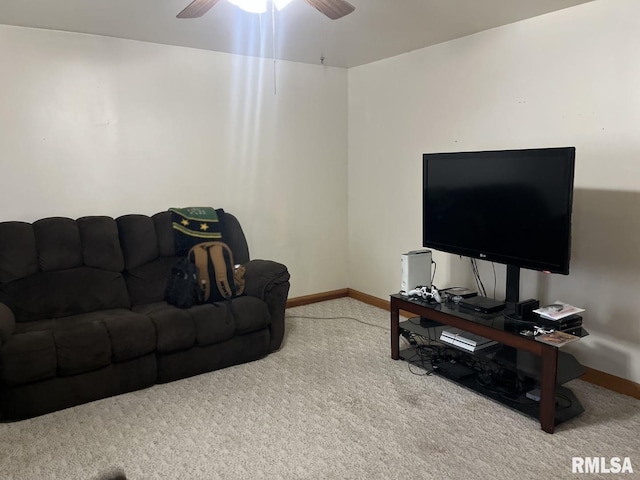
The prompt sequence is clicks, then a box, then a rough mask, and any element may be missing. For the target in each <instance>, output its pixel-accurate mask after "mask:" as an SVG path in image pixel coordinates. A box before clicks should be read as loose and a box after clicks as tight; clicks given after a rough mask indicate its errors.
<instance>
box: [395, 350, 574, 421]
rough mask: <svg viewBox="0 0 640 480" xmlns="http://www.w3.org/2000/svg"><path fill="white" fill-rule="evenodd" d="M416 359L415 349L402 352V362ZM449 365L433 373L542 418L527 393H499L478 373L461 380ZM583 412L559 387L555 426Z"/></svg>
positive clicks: (444, 365)
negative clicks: (482, 381) (483, 381)
mask: <svg viewBox="0 0 640 480" xmlns="http://www.w3.org/2000/svg"><path fill="white" fill-rule="evenodd" d="M415 357H416V353H415V347H411V348H408V349H405V350H401V351H400V358H401V359H402V360H405V361H411V360H412V359H415ZM447 365H448V364H447V363H446V362H444V363H440V364H438V368H437V369H434V370H433V372H434V373H435V374H436V375H438V376H440V377H443V378H446V379H448V380H451V381H452V382H455V383H457V384H458V385H460V386H462V387H464V388H466V389H468V390H471V391H473V392H475V393H477V394H480V395H482V396H484V397H486V398H489V399H491V400H493V401H495V402H498V403H500V404H502V405H504V406H506V407H508V408H510V409H512V410H515V411H517V412H519V413H522V414H524V415H527V416H529V417H532V418H535V419H537V418H538V417H539V416H540V408H539V403H538V402H537V401H535V400H531V399H529V398H527V397H526V393H521V394H519V395H517V396H512V395H509V394H506V393H502V392H499V391H498V389H496V388H492V387H491V386H487V385H484V384H483V383H481V381H480V380H479V374H478V373H475V374H472V375H469V376H464V377H462V378H459V375H458V372H457V371H454V370H453V368H452V369H451V370H449V369H448V368H447ZM450 365H458V364H450ZM532 388H535V387H532ZM582 412H584V407H583V406H582V404H581V403H580V401H579V400H578V398H577V397H576V396H575V395H574V394H573V392H572V391H571V390H570V389H568V388H566V387H562V386H560V385H557V386H556V408H555V425H556V426H557V425H559V424H561V423H563V422H566V421H567V420H571V419H572V418H574V417H576V416H578V415H580V414H581V413H582Z"/></svg>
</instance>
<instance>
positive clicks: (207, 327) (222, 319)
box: [187, 303, 236, 346]
mask: <svg viewBox="0 0 640 480" xmlns="http://www.w3.org/2000/svg"><path fill="white" fill-rule="evenodd" d="M187 311H188V312H189V315H191V319H192V320H193V322H194V324H195V326H196V344H197V345H199V346H204V345H213V344H214V343H221V342H224V341H225V340H228V339H230V338H231V337H233V334H234V332H235V329H236V325H235V322H234V319H233V317H232V316H231V315H229V310H228V309H227V306H226V305H225V304H222V303H214V304H211V303H206V304H204V305H195V306H193V307H191V308H189V309H188V310H187Z"/></svg>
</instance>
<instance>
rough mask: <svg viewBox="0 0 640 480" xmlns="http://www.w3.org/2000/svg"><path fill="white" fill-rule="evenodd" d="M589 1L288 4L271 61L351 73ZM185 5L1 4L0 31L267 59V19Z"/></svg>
mask: <svg viewBox="0 0 640 480" xmlns="http://www.w3.org/2000/svg"><path fill="white" fill-rule="evenodd" d="M588 1H592V0H349V2H350V3H351V4H352V5H354V6H355V7H356V10H355V11H354V12H353V13H351V14H350V15H347V16H346V17H343V18H342V19H339V20H329V19H328V18H327V17H325V16H324V15H322V14H321V13H320V12H318V11H317V10H316V9H314V8H313V7H311V6H310V5H308V4H307V3H305V2H304V0H294V1H293V2H292V3H291V4H290V5H289V6H287V7H286V8H285V9H284V10H282V11H281V12H276V15H275V32H276V35H275V40H276V46H275V50H276V58H278V59H282V60H291V61H296V62H304V63H316V64H319V63H321V60H320V59H321V58H322V57H324V64H325V65H331V66H337V67H354V66H357V65H362V64H365V63H369V62H373V61H376V60H380V59H383V58H388V57H392V56H394V55H398V54H401V53H405V52H409V51H412V50H416V49H418V48H422V47H426V46H429V45H435V44H437V43H442V42H445V41H448V40H452V39H454V38H459V37H463V36H466V35H470V34H473V33H476V32H480V31H483V30H487V29H490V28H494V27H497V26H500V25H505V24H508V23H513V22H517V21H519V20H523V19H526V18H530V17H535V16H538V15H543V14H545V13H549V12H552V11H555V10H560V9H563V8H567V7H571V6H574V5H578V4H581V3H586V2H588ZM189 2H190V0H0V24H7V25H19V26H25V27H37V28H47V29H53V30H63V31H70V32H81V33H91V34H96V35H105V36H110V37H119V38H127V39H132V40H142V41H146V42H154V43H162V44H169V45H179V46H185V47H194V48H200V49H205V50H215V51H219V52H227V53H235V54H240V55H251V56H263V57H267V58H272V57H273V48H272V47H273V40H272V36H271V31H272V19H271V15H270V14H269V15H263V16H262V19H261V20H260V16H259V15H256V14H250V13H246V12H244V11H242V10H240V9H238V8H237V7H235V6H234V5H231V4H230V3H228V2H226V1H222V2H220V3H218V4H217V5H216V6H214V7H213V8H212V9H211V10H209V12H208V13H207V14H205V15H204V16H203V17H201V18H198V19H178V18H176V15H177V14H178V12H180V11H181V10H182V9H183V8H184V7H185V6H186V5H188V4H189Z"/></svg>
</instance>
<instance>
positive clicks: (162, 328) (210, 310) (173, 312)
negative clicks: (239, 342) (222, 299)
mask: <svg viewBox="0 0 640 480" xmlns="http://www.w3.org/2000/svg"><path fill="white" fill-rule="evenodd" d="M234 301H235V300H234ZM133 309H134V311H136V312H138V313H143V314H145V315H148V316H149V318H151V321H152V322H153V323H154V325H155V327H156V332H157V338H158V343H157V351H158V352H159V353H169V352H175V351H178V350H185V349H187V348H191V347H193V346H194V345H200V346H202V345H212V344H214V343H221V342H224V341H225V340H228V339H230V338H231V337H233V335H234V332H235V330H236V326H235V322H234V320H233V317H232V316H230V315H229V310H228V309H227V307H226V305H225V304H222V303H221V304H204V305H195V306H193V307H191V308H188V309H180V308H177V307H174V306H172V305H169V304H167V303H166V302H157V303H153V304H149V305H140V306H137V307H134V308H133Z"/></svg>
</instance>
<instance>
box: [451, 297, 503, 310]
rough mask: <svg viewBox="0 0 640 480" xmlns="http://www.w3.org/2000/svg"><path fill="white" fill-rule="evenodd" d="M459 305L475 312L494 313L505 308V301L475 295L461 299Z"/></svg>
mask: <svg viewBox="0 0 640 480" xmlns="http://www.w3.org/2000/svg"><path fill="white" fill-rule="evenodd" d="M458 305H459V306H460V307H461V308H468V309H469V310H473V311H474V312H480V313H494V312H499V311H500V310H504V307H505V302H500V301H498V300H494V299H492V298H488V297H481V296H479V295H478V296H475V297H470V298H464V299H462V300H460V303H458Z"/></svg>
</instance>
